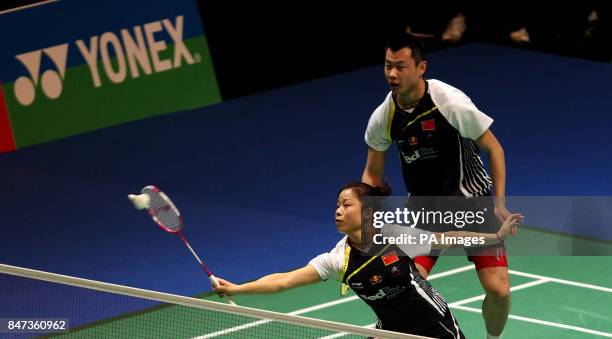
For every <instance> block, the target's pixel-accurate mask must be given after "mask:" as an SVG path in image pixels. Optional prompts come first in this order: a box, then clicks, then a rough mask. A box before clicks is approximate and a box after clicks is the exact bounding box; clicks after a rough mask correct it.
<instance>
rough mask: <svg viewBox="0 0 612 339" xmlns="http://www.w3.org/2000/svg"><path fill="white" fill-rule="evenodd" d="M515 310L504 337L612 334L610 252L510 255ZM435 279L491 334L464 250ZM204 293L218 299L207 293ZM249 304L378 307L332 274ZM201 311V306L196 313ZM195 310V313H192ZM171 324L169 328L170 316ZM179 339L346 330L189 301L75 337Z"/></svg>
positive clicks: (335, 309) (355, 312) (356, 320)
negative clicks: (307, 327)
mask: <svg viewBox="0 0 612 339" xmlns="http://www.w3.org/2000/svg"><path fill="white" fill-rule="evenodd" d="M509 261H510V263H509V264H510V274H511V276H510V281H511V286H512V287H511V289H512V310H511V315H510V319H509V320H508V324H507V327H506V330H505V332H504V338H505V339H513V338H521V339H524V338H598V337H608V338H610V337H612V288H611V287H612V276H611V275H609V274H606V272H607V273H609V272H610V267H609V266H610V259H609V257H518V256H517V257H511V258H509ZM430 281H431V282H432V284H433V285H434V287H435V288H437V289H438V290H439V291H441V292H442V294H443V295H444V296H445V297H446V298H447V301H448V303H449V304H450V307H451V309H452V310H453V312H454V314H455V316H456V318H457V320H458V321H459V325H460V326H461V328H462V330H463V331H464V333H465V334H466V336H467V337H468V338H482V337H484V333H485V332H484V322H483V320H482V316H481V314H480V305H481V302H482V298H483V294H482V290H481V287H480V285H479V284H478V279H477V276H476V274H475V271H474V269H473V267H472V265H470V264H469V262H467V261H466V259H465V258H464V257H455V256H448V257H443V258H441V259H440V261H439V263H438V265H437V266H436V267H435V268H434V271H433V272H432V275H431V276H430ZM201 297H202V298H205V299H209V300H214V301H218V300H219V299H218V297H217V296H215V295H211V294H209V293H208V294H205V295H202V296H201ZM235 301H236V302H237V303H238V304H239V305H242V306H249V307H254V308H260V309H266V310H272V311H278V312H284V313H290V314H295V315H302V316H307V317H314V318H320V319H325V320H332V321H338V322H345V323H350V324H355V325H361V326H366V325H370V324H372V323H374V322H375V317H374V314H373V313H372V312H371V311H370V309H369V308H368V307H367V306H366V305H365V304H364V303H363V302H362V301H361V300H359V299H358V298H357V297H356V296H355V295H349V296H346V297H340V295H339V287H338V283H337V282H335V281H327V282H323V283H320V284H316V285H311V286H306V287H302V288H298V289H294V290H290V291H286V292H283V293H280V294H276V295H263V296H255V295H250V296H236V297H235ZM194 312H196V313H197V312H200V314H199V315H197V316H194V315H193V313H194ZM190 313H191V314H190ZM169 320H170V323H172V324H173V325H172V328H171V329H170V330H169V329H168V327H167V325H163V324H167V323H168V321H169ZM151 333H155V337H169V338H170V337H172V338H179V337H184V338H193V337H198V338H214V337H232V338H256V337H265V338H283V337H286V338H300V337H320V338H321V337H322V338H335V337H342V336H341V334H332V333H325V332H324V331H321V332H313V333H307V332H304V331H303V330H301V329H299V328H292V327H291V326H288V325H284V324H278V323H276V324H273V323H268V322H265V321H257V320H255V319H249V318H246V317H244V318H241V317H236V316H227V315H222V314H211V312H208V311H199V310H189V309H185V307H182V306H171V307H160V308H155V309H151V310H148V311H144V312H138V313H136V314H132V315H128V316H122V317H120V318H117V319H115V320H110V321H104V322H102V323H100V324H98V325H94V326H87V327H84V328H83V329H82V330H80V331H77V332H74V333H72V334H70V335H68V336H77V337H88V338H91V337H108V336H112V337H126V338H128V337H139V336H143V337H149V335H150V334H151Z"/></svg>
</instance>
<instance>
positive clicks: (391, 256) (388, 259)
mask: <svg viewBox="0 0 612 339" xmlns="http://www.w3.org/2000/svg"><path fill="white" fill-rule="evenodd" d="M380 258H381V259H382V261H383V263H384V264H385V266H389V265H391V264H393V263H396V262H398V261H399V257H398V256H397V253H395V251H393V252H389V253H387V254H385V255H383V256H381V257H380Z"/></svg>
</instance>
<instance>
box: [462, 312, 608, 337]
mask: <svg viewBox="0 0 612 339" xmlns="http://www.w3.org/2000/svg"><path fill="white" fill-rule="evenodd" d="M451 307H452V308H455V309H458V310H463V311H468V312H474V313H482V310H479V309H477V308H473V307H467V306H451ZM508 318H510V319H514V320H520V321H526V322H529V323H534V324H538V325H544V326H549V327H557V328H562V329H565V330H572V331H576V332H582V333H588V334H594V335H599V336H602V337H608V338H612V333H607V332H601V331H595V330H590V329H588V328H584V327H578V326H572V325H565V324H559V323H554V322H551V321H546V320H539V319H533V318H527V317H521V316H518V315H512V314H510V315H509V316H508Z"/></svg>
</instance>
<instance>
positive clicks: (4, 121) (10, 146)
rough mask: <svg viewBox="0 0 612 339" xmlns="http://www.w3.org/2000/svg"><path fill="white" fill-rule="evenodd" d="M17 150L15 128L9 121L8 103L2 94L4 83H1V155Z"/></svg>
mask: <svg viewBox="0 0 612 339" xmlns="http://www.w3.org/2000/svg"><path fill="white" fill-rule="evenodd" d="M15 148H16V145H15V138H14V136H13V128H12V126H11V120H10V119H9V115H8V110H7V109H6V102H4V95H3V93H2V82H0V153H2V152H8V151H14V150H15Z"/></svg>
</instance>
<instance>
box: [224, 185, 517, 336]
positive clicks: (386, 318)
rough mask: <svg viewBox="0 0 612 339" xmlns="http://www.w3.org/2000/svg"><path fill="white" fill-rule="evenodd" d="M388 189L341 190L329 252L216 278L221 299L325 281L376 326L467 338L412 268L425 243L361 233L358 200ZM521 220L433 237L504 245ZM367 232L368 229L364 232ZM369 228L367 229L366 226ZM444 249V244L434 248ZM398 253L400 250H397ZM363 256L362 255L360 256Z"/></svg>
mask: <svg viewBox="0 0 612 339" xmlns="http://www.w3.org/2000/svg"><path fill="white" fill-rule="evenodd" d="M389 191H390V190H389V189H388V188H387V189H383V188H373V187H372V186H370V185H367V184H364V183H353V184H348V185H345V186H344V187H342V189H341V190H340V192H339V194H338V202H337V207H336V227H337V229H338V231H339V232H340V233H343V234H345V237H343V238H342V240H340V241H339V242H338V243H337V244H336V246H335V247H334V248H333V249H332V250H331V251H330V252H328V253H323V254H321V255H319V256H317V257H315V258H314V259H312V260H311V261H310V262H309V263H308V265H306V266H304V267H302V268H300V269H297V270H294V271H291V272H286V273H275V274H270V275H267V276H265V277H262V278H260V279H258V280H256V281H253V282H249V283H245V284H241V285H236V284H233V283H231V282H229V281H227V280H224V279H221V278H219V283H220V284H221V286H220V287H218V288H215V292H217V293H218V294H219V295H235V294H264V293H276V292H280V291H283V290H286V289H289V288H293V287H297V286H302V285H307V284H313V283H316V282H319V281H322V280H327V279H329V278H333V279H337V280H338V281H340V282H341V283H342V284H343V285H342V286H343V287H344V286H346V285H348V287H349V288H351V289H352V290H353V291H354V292H355V293H356V294H357V295H359V297H360V298H361V299H362V300H363V301H365V302H366V303H367V304H368V305H369V306H370V307H371V308H372V310H373V311H374V312H375V313H376V315H377V316H378V322H377V328H380V329H384V330H390V331H396V332H403V333H409V334H415V335H422V336H429V337H435V338H449V339H450V338H453V339H459V338H465V336H464V335H463V333H462V332H461V330H460V329H459V325H458V324H457V321H456V320H455V318H454V316H453V315H452V313H451V311H450V309H449V308H448V305H447V303H446V300H445V299H444V298H443V297H442V296H441V295H440V293H438V292H437V291H436V290H435V289H433V288H432V287H431V285H430V284H429V282H427V281H426V280H425V279H423V278H422V277H421V275H420V274H419V272H418V270H417V269H416V267H415V266H414V262H413V259H412V258H414V257H415V256H417V255H426V254H428V253H429V251H430V250H431V246H432V245H430V243H429V242H425V243H420V244H419V245H407V246H396V245H375V244H373V243H372V241H371V239H372V237H368V236H367V234H366V235H364V234H363V233H362V220H363V222H364V223H365V225H371V224H372V209H371V208H369V207H367V206H366V207H364V211H365V213H364V214H363V216H362V197H364V196H377V195H389ZM521 218H522V216H520V215H518V214H513V215H511V216H510V217H508V219H506V221H505V222H504V223H503V225H502V226H501V228H500V229H499V230H498V231H497V233H490V234H488V233H473V232H457V231H454V232H445V233H431V234H433V235H434V236H435V237H436V238H438V239H440V238H442V237H444V236H446V237H451V236H452V237H458V238H468V237H474V236H477V237H483V238H484V239H485V243H486V244H492V243H498V242H500V241H503V239H505V238H506V237H507V236H508V235H509V234H510V232H511V230H512V229H513V228H514V227H515V226H517V223H518V222H520V220H521ZM365 229H368V228H365ZM370 229H371V228H370ZM438 246H439V248H443V247H448V245H442V244H439V245H436V246H434V247H438ZM400 251H401V252H400ZM364 254H365V255H364Z"/></svg>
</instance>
